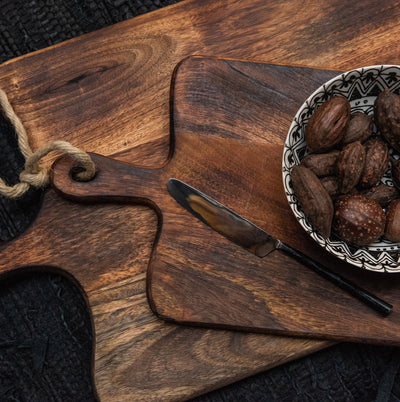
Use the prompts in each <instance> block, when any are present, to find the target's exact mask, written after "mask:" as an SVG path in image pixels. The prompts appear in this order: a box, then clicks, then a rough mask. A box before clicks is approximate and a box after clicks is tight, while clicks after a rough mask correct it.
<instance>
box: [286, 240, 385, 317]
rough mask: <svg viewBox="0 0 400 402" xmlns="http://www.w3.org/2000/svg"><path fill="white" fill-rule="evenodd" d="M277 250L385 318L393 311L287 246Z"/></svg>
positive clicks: (370, 294)
mask: <svg viewBox="0 0 400 402" xmlns="http://www.w3.org/2000/svg"><path fill="white" fill-rule="evenodd" d="M279 249H280V250H282V251H284V252H285V253H287V254H288V255H290V256H292V257H293V258H294V259H296V260H297V261H298V262H300V263H301V264H303V265H305V266H307V267H308V268H311V269H312V270H313V271H314V272H316V273H317V274H319V275H321V276H322V277H324V278H325V279H328V280H329V281H331V282H332V283H334V284H335V285H337V286H338V287H339V288H341V289H343V290H345V291H346V292H348V293H350V294H351V295H352V296H354V297H356V298H357V299H359V300H360V301H362V302H363V303H364V304H366V305H367V306H369V307H371V308H373V309H374V310H375V311H377V312H378V313H380V314H382V315H384V316H387V315H388V314H389V313H390V312H391V311H392V309H393V306H392V305H391V304H389V303H387V302H385V301H384V300H382V299H380V298H379V297H377V296H375V295H373V294H372V293H369V292H368V291H366V290H365V289H363V288H361V287H360V286H358V285H356V284H355V283H353V282H351V281H349V280H347V279H345V278H343V277H342V276H340V275H338V274H336V273H335V272H333V271H331V270H330V269H329V268H327V267H324V266H323V265H322V264H320V263H318V262H316V261H314V260H313V259H311V258H309V257H307V256H306V255H304V254H303V253H301V252H300V251H297V250H295V249H294V248H292V247H290V246H288V245H287V244H284V243H281V245H280V246H279Z"/></svg>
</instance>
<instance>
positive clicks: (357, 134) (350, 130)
mask: <svg viewBox="0 0 400 402" xmlns="http://www.w3.org/2000/svg"><path fill="white" fill-rule="evenodd" d="M372 128H373V123H372V118H371V116H368V115H366V114H365V113H362V112H356V113H354V114H352V115H351V116H350V121H349V124H348V126H347V129H346V132H345V134H344V137H343V140H342V143H343V144H350V142H354V141H360V142H361V143H363V142H364V141H365V140H366V139H367V138H368V137H369V136H370V135H371V134H372Z"/></svg>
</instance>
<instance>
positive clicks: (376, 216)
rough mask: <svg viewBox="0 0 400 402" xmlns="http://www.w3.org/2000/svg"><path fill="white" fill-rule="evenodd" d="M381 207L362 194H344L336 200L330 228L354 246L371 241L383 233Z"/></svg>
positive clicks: (383, 213)
mask: <svg viewBox="0 0 400 402" xmlns="http://www.w3.org/2000/svg"><path fill="white" fill-rule="evenodd" d="M385 221H386V216H385V212H384V211H383V209H382V207H381V206H380V205H379V204H378V203H377V202H375V201H372V200H370V199H368V198H366V197H363V196H362V195H359V194H356V195H346V196H344V197H343V198H341V199H340V200H339V201H337V203H336V205H335V214H334V218H333V224H332V228H333V230H334V231H335V233H336V234H337V235H338V236H339V237H340V238H341V239H342V240H344V241H346V242H349V243H351V244H354V245H356V246H366V245H368V244H370V243H373V242H375V241H377V240H379V238H380V237H381V236H382V235H383V234H384V231H385Z"/></svg>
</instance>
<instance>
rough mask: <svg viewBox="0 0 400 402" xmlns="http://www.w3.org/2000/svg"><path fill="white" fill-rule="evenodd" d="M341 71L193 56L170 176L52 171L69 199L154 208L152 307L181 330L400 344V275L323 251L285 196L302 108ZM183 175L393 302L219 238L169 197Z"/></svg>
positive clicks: (184, 73)
mask: <svg viewBox="0 0 400 402" xmlns="http://www.w3.org/2000/svg"><path fill="white" fill-rule="evenodd" d="M335 75H337V72H335V71H328V70H317V69H310V68H300V67H290V66H276V65H268V64H260V63H248V62H243V61H235V60H223V59H213V58H204V57H191V58H188V59H186V60H184V61H183V62H182V63H181V64H180V65H179V67H178V68H177V69H176V71H175V75H174V79H173V85H172V91H171V94H172V97H171V99H172V114H171V115H172V120H171V127H172V129H173V135H172V136H171V152H170V157H169V159H168V162H167V163H166V164H165V165H164V166H163V167H162V168H160V169H140V168H136V167H133V166H129V165H123V164H119V163H117V162H115V161H113V160H110V159H107V158H105V157H101V156H95V155H94V156H93V157H94V160H95V163H96V165H97V168H98V174H97V176H96V178H95V180H93V181H91V182H88V183H78V182H75V181H74V180H73V179H71V175H70V174H69V169H70V167H71V164H70V161H68V160H67V159H62V160H61V161H59V162H58V163H57V164H56V166H55V169H54V177H53V179H54V185H55V187H56V188H57V190H58V191H59V192H61V193H62V194H63V195H64V196H66V197H68V198H71V199H74V200H80V201H85V202H94V201H96V202H99V201H107V200H108V201H123V202H136V203H143V204H147V205H150V206H151V207H153V208H154V210H155V211H156V212H157V216H158V226H159V230H158V235H157V239H156V243H155V245H154V247H153V251H152V256H151V260H150V263H149V268H148V273H147V293H148V299H149V303H150V306H151V308H152V310H153V311H154V312H155V313H156V314H157V315H158V316H159V317H161V318H163V319H165V320H168V321H172V322H175V323H182V324H190V325H200V326H207V327H213V328H226V329H239V330H245V331H254V332H265V333H273V334H284V335H296V336H298V335H301V336H307V337H315V338H327V339H335V340H347V341H361V342H371V343H388V344H394V345H400V331H399V329H400V315H399V314H398V311H397V310H398V309H399V308H400V297H399V294H398V289H399V287H400V278H399V276H394V275H382V274H377V273H371V272H365V271H361V270H359V269H356V268H353V267H352V266H349V265H347V264H344V263H343V262H341V261H339V260H337V259H335V258H334V257H332V256H330V255H329V254H328V253H326V252H325V251H324V250H322V249H321V248H319V246H317V245H316V244H315V243H314V242H313V241H312V240H311V239H310V238H309V237H308V236H307V235H306V234H305V232H304V231H303V230H302V229H301V228H300V226H299V225H298V224H297V222H296V220H295V219H294V217H293V215H292V213H291V211H290V209H289V206H288V203H287V201H286V198H285V195H284V192H283V188H282V179H281V155H282V148H283V143H284V139H285V136H286V133H287V131H288V128H289V125H290V122H291V119H292V117H293V116H294V114H295V112H296V109H297V108H298V106H299V105H300V104H301V102H302V101H303V100H304V99H305V98H306V97H307V96H308V94H309V93H311V92H312V91H313V90H314V89H316V87H318V86H319V84H320V83H322V82H324V81H326V80H328V79H329V78H331V77H333V76H335ZM171 177H175V178H178V179H181V180H183V181H185V182H186V183H188V184H190V185H191V186H194V187H196V188H198V189H200V190H201V191H203V192H205V193H207V194H209V195H210V196H212V197H214V198H215V199H217V200H218V201H220V202H222V203H223V204H225V205H226V206H227V207H229V208H231V209H233V210H234V211H236V212H237V213H239V214H240V215H242V216H243V217H245V218H247V219H249V220H251V221H253V222H254V223H256V224H257V225H258V226H260V227H261V228H263V229H264V230H266V231H267V232H269V233H270V234H272V235H273V236H276V237H277V238H279V239H280V240H282V241H284V242H285V243H287V244H289V245H291V246H293V247H295V248H297V249H298V250H300V251H302V252H304V253H306V254H308V255H309V256H311V257H312V258H314V259H316V260H318V261H320V262H323V263H324V264H325V265H327V266H328V267H331V268H332V269H334V270H336V271H337V272H339V273H341V274H342V275H343V276H346V277H348V278H350V279H352V280H353V281H355V282H356V283H358V284H359V285H361V286H363V287H365V288H366V289H368V290H370V291H372V292H373V293H375V294H377V295H378V296H380V297H382V298H384V299H386V300H387V301H389V302H391V303H392V304H393V305H394V311H393V313H392V314H391V315H390V316H389V317H387V318H383V317H381V316H379V315H378V314H377V313H375V312H374V311H371V310H370V309H369V308H368V307H366V306H364V305H363V304H362V303H361V302H359V301H357V300H355V299H354V298H352V297H351V296H349V295H347V294H345V293H344V292H343V291H341V290H339V289H338V288H336V287H335V286H334V285H332V284H330V283H329V282H327V281H326V280H324V279H322V278H320V277H319V276H317V275H316V274H314V273H313V272H311V271H309V270H308V269H307V268H305V267H303V266H302V265H300V264H298V263H296V262H295V261H293V260H292V259H291V258H289V257H288V256H286V255H285V254H283V253H282V252H280V251H275V252H274V253H272V254H271V255H269V256H268V257H267V258H264V259H260V258H258V257H256V256H254V255H252V254H250V253H248V252H246V251H245V250H243V249H242V248H240V247H238V246H236V245H235V244H233V243H231V242H229V241H228V240H226V239H225V238H224V237H222V236H221V235H219V234H217V233H216V232H214V231H213V230H212V229H210V228H209V227H207V226H205V225H204V224H203V223H202V222H200V221H198V220H197V219H196V218H194V217H193V216H192V215H191V214H190V213H188V212H187V211H186V210H184V209H183V208H182V207H181V206H180V205H178V204H177V202H176V201H175V200H174V199H173V198H172V197H171V196H170V195H169V193H168V191H167V187H166V183H167V181H168V179H169V178H171Z"/></svg>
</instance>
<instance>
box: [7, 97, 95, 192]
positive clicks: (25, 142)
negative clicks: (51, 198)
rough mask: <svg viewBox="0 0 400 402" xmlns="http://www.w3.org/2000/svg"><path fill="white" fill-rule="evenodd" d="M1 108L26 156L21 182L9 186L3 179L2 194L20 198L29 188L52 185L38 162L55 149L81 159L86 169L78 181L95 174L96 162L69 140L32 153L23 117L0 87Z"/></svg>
mask: <svg viewBox="0 0 400 402" xmlns="http://www.w3.org/2000/svg"><path fill="white" fill-rule="evenodd" d="M0 107H1V109H2V111H3V114H4V116H5V117H6V118H7V119H8V120H9V121H10V123H11V124H12V126H13V127H14V129H15V132H16V134H17V138H18V146H19V149H20V150H21V153H22V155H23V156H24V158H25V168H24V170H23V171H22V172H21V173H20V175H19V180H20V181H19V183H17V184H14V185H13V186H8V185H7V184H6V183H5V182H4V180H2V179H1V178H0V194H1V195H3V196H5V197H7V198H20V197H22V196H23V195H24V194H25V193H26V192H27V191H28V190H29V188H30V187H31V186H32V187H36V188H44V187H47V186H48V185H49V182H50V174H49V168H46V167H44V166H42V165H40V164H39V161H40V160H41V159H42V158H43V157H44V156H46V155H47V154H49V153H50V152H52V151H61V152H64V153H66V154H68V155H70V156H71V157H72V158H73V159H75V160H76V162H78V164H79V166H80V167H82V168H83V171H81V172H79V173H77V174H76V177H77V179H78V180H81V181H88V180H91V179H92V178H93V177H94V175H95V165H94V163H93V161H92V160H91V158H90V156H89V155H88V154H87V153H86V152H84V151H82V150H80V149H78V148H76V147H74V146H73V145H71V144H70V143H69V142H66V141H52V142H50V143H49V144H47V145H45V146H44V147H43V148H40V149H38V150H37V151H35V152H33V151H32V149H31V147H30V145H29V139H28V135H27V133H26V131H25V128H24V126H23V124H22V122H21V120H20V119H19V118H18V116H17V115H16V113H15V111H14V109H13V107H12V106H11V104H10V102H9V100H8V97H7V95H6V93H5V92H4V91H3V90H2V89H0Z"/></svg>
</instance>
